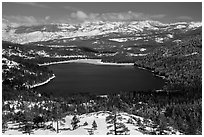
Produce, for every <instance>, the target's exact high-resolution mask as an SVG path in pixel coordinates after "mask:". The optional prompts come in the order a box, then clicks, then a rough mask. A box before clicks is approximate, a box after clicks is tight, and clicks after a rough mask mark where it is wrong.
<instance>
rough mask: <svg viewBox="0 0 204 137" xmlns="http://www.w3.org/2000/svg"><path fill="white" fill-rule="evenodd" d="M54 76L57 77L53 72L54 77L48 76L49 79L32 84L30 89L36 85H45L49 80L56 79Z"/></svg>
mask: <svg viewBox="0 0 204 137" xmlns="http://www.w3.org/2000/svg"><path fill="white" fill-rule="evenodd" d="M54 78H55V75H54V74H53V75H52V77H50V78H48V79H47V80H45V81H44V82H41V83H37V84H34V85H32V86H30V89H32V88H35V87H39V86H43V85H45V84H47V83H49V82H50V81H51V80H52V79H54Z"/></svg>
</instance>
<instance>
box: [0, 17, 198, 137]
mask: <svg viewBox="0 0 204 137" xmlns="http://www.w3.org/2000/svg"><path fill="white" fill-rule="evenodd" d="M2 34H3V35H2V36H3V37H2V40H3V41H2V101H3V103H2V108H3V110H2V115H3V121H2V122H3V123H2V125H3V132H4V133H3V134H23V133H24V134H41V135H42V134H78V133H79V132H80V134H83V135H90V134H94V135H98V134H100V135H104V134H105V135H107V134H130V135H139V134H165V135H171V134H202V76H201V73H202V24H201V22H178V23H169V24H163V23H161V22H158V21H150V20H147V21H133V22H103V21H101V22H85V23H82V24H76V25H70V24H50V25H36V26H35V25H34V26H20V27H14V26H12V24H9V23H7V21H6V20H3V30H2ZM73 62H74V63H73ZM61 63H62V64H61ZM64 63H65V64H64ZM66 63H67V64H68V65H69V64H72V63H73V64H78V65H79V64H80V63H82V64H83V65H85V66H91V64H92V65H94V66H95V67H96V66H97V67H104V66H105V67H110V66H112V67H113V66H114V67H119V68H120V67H121V66H123V67H124V66H126V65H129V66H131V67H134V69H138V70H140V73H142V69H146V71H148V72H149V73H150V72H151V74H152V75H154V76H155V77H156V76H159V77H162V78H164V80H165V81H166V83H165V85H164V86H162V88H161V89H160V90H155V89H154V88H151V89H148V90H143V89H137V88H136V87H134V89H131V91H130V90H128V88H126V89H127V90H124V89H123V90H120V91H117V92H112V93H111V92H110V93H107V94H103V95H100V94H93V93H91V92H85V93H83V92H78V93H77V92H74V93H72V94H70V95H69V96H66V97H65V96H63V94H61V96H59V97H57V96H55V95H54V94H51V93H49V92H41V93H39V92H38V91H37V90H35V88H34V87H37V86H40V85H42V87H43V84H45V83H47V84H46V85H44V86H47V85H49V83H52V82H53V81H54V80H55V79H56V78H55V76H57V75H56V74H55V72H54V71H53V70H52V69H50V67H53V66H55V65H58V66H60V65H61V66H66V65H67V64H66ZM87 63H89V64H87ZM83 65H81V66H80V65H79V67H80V69H82V70H84V69H85V67H82V66H83ZM67 67H68V68H69V69H71V66H67ZM126 67H127V66H126ZM88 68H91V67H88ZM69 69H67V70H69ZM75 69H76V68H75ZM75 69H74V67H73V70H75ZM71 70H72V69H71ZM71 70H69V71H71ZM93 70H97V69H93ZM93 70H91V71H90V72H89V73H92V72H93ZM111 71H116V70H114V69H113V70H111ZM83 73H88V71H86V72H83ZM118 73H121V74H124V75H125V74H128V73H127V72H125V73H123V71H119V72H118ZM107 74H109V73H108V72H107ZM111 74H113V72H112V73H111ZM111 74H109V75H108V76H111ZM117 75H119V74H117ZM130 75H131V76H132V75H133V74H132V73H131V74H130ZM69 76H70V75H69ZM69 76H67V79H69V78H70V79H69V80H72V78H71V77H69ZM108 76H107V78H106V79H108ZM118 79H119V78H118ZM148 79H149V78H148ZM124 80H125V79H124ZM140 80H141V79H140ZM126 81H128V78H127V79H126ZM130 81H132V82H133V85H134V84H136V79H134V80H130ZM152 81H153V80H150V81H149V82H148V83H151V82H152ZM128 82H129V81H128ZM109 83H110V84H112V83H111V82H109ZM124 83H125V82H123V83H122V84H124ZM143 83H144V82H143ZM122 84H121V85H122ZM139 85H141V84H139ZM68 86H69V85H68ZM61 87H63V85H62V86H61ZM70 87H71V85H70ZM79 87H80V86H79ZM99 87H100V86H99ZM37 88H38V87H37ZM39 88H40V87H39ZM90 88H92V87H90ZM56 92H57V91H56ZM75 116H76V117H77V119H78V120H79V121H80V122H76V124H71V123H72V122H71V121H72V120H73V119H74V117H75ZM34 119H37V122H36V121H35V120H34ZM114 119H117V120H116V121H117V122H118V124H116V125H117V126H115V127H114V124H113V123H114V122H113V121H114ZM94 120H95V122H96V124H97V125H98V128H96V129H95V128H94V127H92V123H93V121H94ZM76 121H77V120H76ZM85 122H87V123H86V124H84V123H85ZM117 122H116V123H117ZM59 123H61V124H59ZM112 124H113V125H112ZM192 125H194V126H192ZM74 127H75V128H74ZM105 127H107V128H105ZM42 130H44V131H42ZM116 130H119V132H117V133H116Z"/></svg>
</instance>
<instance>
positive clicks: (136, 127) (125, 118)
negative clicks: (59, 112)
mask: <svg viewBox="0 0 204 137" xmlns="http://www.w3.org/2000/svg"><path fill="white" fill-rule="evenodd" d="M110 114H111V112H109V111H99V112H93V113H88V114H82V115H77V117H78V119H79V121H80V122H79V123H78V127H77V129H75V130H73V129H72V125H71V124H70V123H71V120H72V118H73V115H67V116H66V117H64V118H63V119H64V120H62V121H63V122H62V121H60V122H59V129H60V130H59V133H57V132H56V131H53V130H52V131H51V130H50V129H34V130H33V133H32V134H34V135H90V132H92V134H93V135H107V133H109V132H110V130H112V129H113V127H112V128H108V126H109V125H110V124H108V123H107V121H106V117H107V116H109V115H110ZM119 117H120V118H119ZM94 120H95V122H96V124H97V127H96V129H93V127H92V123H93V121H94ZM116 121H117V122H118V123H123V124H124V125H125V127H126V128H128V132H126V134H128V135H143V134H147V133H148V132H151V131H153V130H154V129H153V128H151V127H150V125H151V121H150V120H147V119H146V120H144V118H142V117H139V116H135V115H131V114H128V113H124V112H118V113H117V120H116ZM138 121H140V122H138ZM145 121H146V122H145ZM85 122H87V123H88V125H84V123H85ZM51 123H52V122H51V121H50V122H46V123H45V124H46V125H50V124H51ZM18 126H19V124H18V123H11V122H10V123H9V124H8V130H7V131H5V133H3V135H22V134H23V133H22V131H19V130H17V128H18ZM142 126H143V130H140V128H141V127H142ZM53 127H54V128H55V129H56V128H57V123H56V122H54V123H53ZM143 131H145V133H144V132H143ZM165 132H166V133H167V134H177V135H178V134H181V133H179V132H178V131H175V130H173V129H172V130H171V131H165Z"/></svg>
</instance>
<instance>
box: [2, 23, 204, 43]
mask: <svg viewBox="0 0 204 137" xmlns="http://www.w3.org/2000/svg"><path fill="white" fill-rule="evenodd" d="M201 26H202V23H201V22H189V23H187V22H178V23H170V24H163V23H161V22H159V21H151V20H146V21H132V22H103V21H98V22H84V23H82V24H47V25H36V26H16V25H15V24H12V23H9V21H7V20H5V19H3V25H2V29H3V30H2V39H3V40H5V41H10V42H14V43H21V44H25V43H30V42H38V41H48V40H53V39H63V38H72V37H80V36H96V35H105V34H110V33H120V34H131V35H132V34H135V35H145V34H149V33H150V32H152V31H155V32H158V31H159V32H160V33H161V32H164V33H165V32H171V31H174V30H178V29H179V30H181V29H182V31H184V32H185V31H188V30H194V29H196V28H199V27H201Z"/></svg>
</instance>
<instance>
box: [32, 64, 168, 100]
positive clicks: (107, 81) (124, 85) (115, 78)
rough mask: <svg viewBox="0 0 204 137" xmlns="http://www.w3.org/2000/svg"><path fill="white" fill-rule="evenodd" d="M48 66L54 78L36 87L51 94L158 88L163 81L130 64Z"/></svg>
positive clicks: (97, 92)
mask: <svg viewBox="0 0 204 137" xmlns="http://www.w3.org/2000/svg"><path fill="white" fill-rule="evenodd" d="M49 68H50V69H51V70H53V72H54V74H55V76H56V77H55V78H54V79H53V80H51V81H50V82H49V83H47V84H45V85H43V86H40V87H37V88H36V90H37V91H38V92H40V93H42V92H46V93H47V94H52V95H54V96H63V97H65V96H68V95H70V94H72V93H79V92H89V93H93V94H106V93H111V92H121V91H122V92H123V91H138V90H140V91H141V90H150V89H161V88H162V87H163V86H164V84H165V80H163V79H162V78H160V77H156V76H154V75H153V74H152V73H151V72H150V71H147V70H143V69H139V68H137V67H134V66H113V65H94V64H87V63H66V64H56V65H50V66H49Z"/></svg>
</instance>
